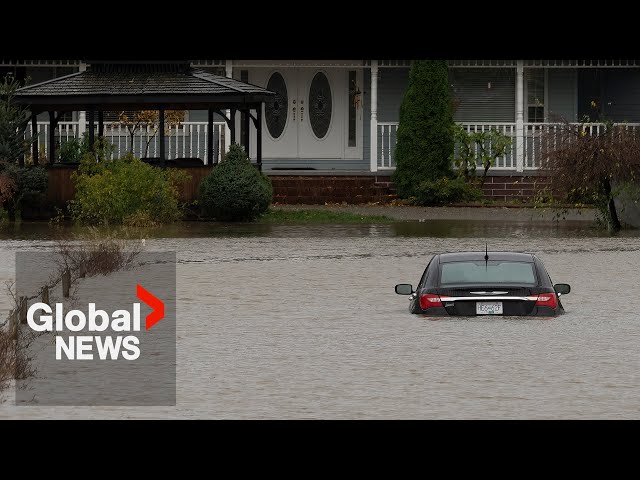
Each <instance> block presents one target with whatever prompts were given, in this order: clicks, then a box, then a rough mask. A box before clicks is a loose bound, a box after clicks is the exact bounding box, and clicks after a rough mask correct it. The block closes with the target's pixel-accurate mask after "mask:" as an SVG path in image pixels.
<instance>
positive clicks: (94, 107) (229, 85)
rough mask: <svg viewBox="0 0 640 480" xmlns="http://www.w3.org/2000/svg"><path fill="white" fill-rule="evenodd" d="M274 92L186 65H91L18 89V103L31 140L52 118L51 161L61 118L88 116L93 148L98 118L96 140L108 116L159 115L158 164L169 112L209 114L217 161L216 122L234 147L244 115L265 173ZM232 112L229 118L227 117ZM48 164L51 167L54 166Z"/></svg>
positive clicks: (246, 140) (246, 129) (245, 140)
mask: <svg viewBox="0 0 640 480" xmlns="http://www.w3.org/2000/svg"><path fill="white" fill-rule="evenodd" d="M272 95H274V93H273V92H270V91H269V90H266V89H264V88H260V87H257V86H255V85H250V84H248V83H244V82H241V81H238V80H234V79H232V78H227V77H222V76H219V75H213V74H211V73H208V72H206V71H204V70H200V69H196V68H192V67H191V66H190V63H189V62H188V61H184V62H176V61H161V62H158V61H155V62H144V63H141V62H104V61H102V62H92V63H91V64H90V66H89V67H88V68H87V70H86V71H83V72H77V73H73V74H71V75H67V76H64V77H59V78H56V79H53V80H49V81H46V82H42V83H38V84H35V85H29V86H26V87H23V88H20V89H19V90H18V91H17V93H16V96H15V100H16V102H18V103H21V104H24V105H26V106H28V108H29V110H30V111H31V114H32V116H31V125H32V129H33V138H35V137H36V136H37V120H36V116H37V115H38V114H40V113H43V112H48V113H49V122H50V128H49V139H48V140H49V159H51V160H52V159H55V148H56V145H55V135H54V131H55V128H56V124H57V123H58V120H59V119H60V117H61V115H62V113H64V112H69V111H86V112H87V129H88V134H89V141H90V144H91V145H93V143H94V139H95V123H96V116H97V123H98V135H99V136H102V135H103V133H104V120H103V119H104V112H106V111H122V110H158V111H159V114H160V115H159V118H160V125H159V131H158V134H159V143H160V148H159V153H160V161H161V162H164V159H165V158H166V152H165V141H164V111H165V110H207V111H208V125H209V128H208V133H207V135H208V142H207V156H208V158H209V159H212V158H213V128H212V125H213V117H214V113H217V114H218V115H220V116H221V117H222V118H223V119H224V120H225V121H226V123H227V125H228V126H229V130H230V133H231V142H232V143H235V142H236V141H237V139H236V128H235V117H236V113H237V112H241V113H244V114H245V115H242V118H243V122H244V126H243V129H242V130H243V131H244V137H245V138H243V139H242V143H243V144H244V145H245V146H248V145H249V119H251V120H253V124H254V126H255V129H256V144H257V147H256V164H257V166H258V168H259V169H261V168H262V104H263V103H264V102H265V101H267V100H268V99H269V98H270V97H271V96H272ZM226 110H229V112H230V115H226V114H225V111H226ZM33 160H34V163H35V164H37V163H38V146H37V142H34V143H33ZM51 160H50V161H51Z"/></svg>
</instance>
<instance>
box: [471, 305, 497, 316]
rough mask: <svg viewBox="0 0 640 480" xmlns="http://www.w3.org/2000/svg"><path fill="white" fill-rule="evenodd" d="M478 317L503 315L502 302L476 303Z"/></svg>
mask: <svg viewBox="0 0 640 480" xmlns="http://www.w3.org/2000/svg"><path fill="white" fill-rule="evenodd" d="M476 315H502V302H476Z"/></svg>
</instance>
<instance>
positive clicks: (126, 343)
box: [27, 284, 164, 360]
mask: <svg viewBox="0 0 640 480" xmlns="http://www.w3.org/2000/svg"><path fill="white" fill-rule="evenodd" d="M136 296H137V297H138V299H140V300H142V302H144V303H145V304H146V305H148V306H149V307H151V308H152V310H153V311H152V312H151V313H150V314H149V315H147V316H146V317H145V330H149V329H150V328H151V327H153V326H154V325H155V324H156V323H158V322H159V321H160V320H162V319H163V318H164V302H163V301H162V300H160V299H159V298H157V297H156V296H155V295H153V294H152V293H150V292H149V291H148V290H146V289H145V288H144V287H143V286H142V285H140V284H136ZM54 310H55V311H54ZM140 310H141V304H140V302H133V303H132V304H131V309H130V310H125V309H120V310H115V311H113V312H111V313H110V314H109V313H108V312H107V311H106V310H100V309H97V308H96V304H95V303H89V304H88V313H87V314H85V313H84V312H83V311H82V310H77V309H74V310H69V311H68V312H66V314H65V312H64V304H62V303H56V304H55V309H52V308H51V306H50V305H48V304H46V303H42V302H38V303H34V304H33V305H31V306H30V307H29V309H28V311H27V323H28V325H29V327H30V328H31V329H33V330H34V331H36V332H53V331H55V332H60V333H59V334H58V335H56V337H55V342H56V360H63V359H67V360H94V359H96V357H97V359H99V360H117V359H118V358H120V357H122V358H123V359H125V360H137V359H138V358H139V357H140V355H141V351H140V339H139V338H138V332H140V331H141V322H140V318H141V317H140ZM87 331H88V332H99V333H102V332H113V334H109V335H104V334H102V335H87V334H86V332H87ZM62 332H69V333H67V335H66V336H65V335H62ZM80 332H82V333H80Z"/></svg>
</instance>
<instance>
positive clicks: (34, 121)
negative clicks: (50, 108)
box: [31, 112, 38, 165]
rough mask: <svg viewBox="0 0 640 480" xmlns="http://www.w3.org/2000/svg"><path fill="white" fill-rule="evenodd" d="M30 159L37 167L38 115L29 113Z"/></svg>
mask: <svg viewBox="0 0 640 480" xmlns="http://www.w3.org/2000/svg"><path fill="white" fill-rule="evenodd" d="M31 157H32V159H33V164H34V165H38V114H37V113H36V112H31Z"/></svg>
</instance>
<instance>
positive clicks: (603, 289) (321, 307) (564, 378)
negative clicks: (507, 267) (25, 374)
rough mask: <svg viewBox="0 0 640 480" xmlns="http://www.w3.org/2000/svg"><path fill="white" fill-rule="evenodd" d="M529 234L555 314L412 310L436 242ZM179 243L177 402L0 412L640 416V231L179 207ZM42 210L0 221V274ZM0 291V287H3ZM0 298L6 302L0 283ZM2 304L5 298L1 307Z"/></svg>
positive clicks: (26, 245) (152, 241) (173, 245)
mask: <svg viewBox="0 0 640 480" xmlns="http://www.w3.org/2000/svg"><path fill="white" fill-rule="evenodd" d="M485 242H487V243H488V246H489V250H513V251H527V252H531V253H535V254H537V255H538V256H539V257H540V258H541V259H542V261H543V262H544V263H545V265H546V267H547V270H548V271H549V274H550V275H551V278H552V280H553V281H554V282H555V283H560V282H563V283H569V284H570V285H571V288H572V292H571V293H570V294H569V295H568V296H566V297H563V304H564V307H565V309H566V311H567V314H566V315H564V316H560V317H557V318H546V319H542V318H509V317H483V318H469V319H467V318H446V319H439V320H431V319H427V318H423V317H420V316H416V315H411V314H410V313H409V312H408V300H407V297H405V296H400V295H396V294H395V293H394V290H393V287H394V285H395V284H396V283H402V282H408V283H412V284H413V285H414V286H415V285H416V284H417V282H418V279H419V277H420V275H421V274H422V272H423V270H424V268H425V266H426V264H427V263H428V261H429V259H430V258H431V255H432V254H433V253H439V252H443V251H458V250H484V248H485ZM145 245H146V249H147V250H151V251H168V250H175V251H177V255H178V269H177V274H178V276H177V285H178V292H177V309H178V315H177V323H178V324H177V335H178V344H177V355H178V357H177V373H178V378H177V385H178V389H177V405H176V406H175V407H96V408H90V407H42V406H33V407H17V406H14V404H13V397H11V396H10V397H9V398H5V401H4V402H3V403H1V404H0V419H8V418H213V419H230V418H231V419H235V418H329V419H333V418H338V419H347V418H358V419H360V418H363V419H364V418H427V419H430V418H480V419H484V418H535V419H538V418H539V419H543V418H547V419H555V418H640V400H639V398H640V375H638V367H639V366H640V348H639V347H640V334H639V332H640V328H639V324H640V295H639V294H640V286H639V285H640V274H639V273H638V265H639V264H640V234H639V233H638V232H622V233H621V234H620V235H618V236H615V237H609V236H607V235H606V234H605V233H603V232H600V231H598V230H594V229H593V228H592V227H591V225H590V223H589V222H585V221H574V222H566V223H562V222H561V223H560V224H559V225H557V226H556V225H555V224H552V223H550V222H546V223H541V222H533V221H518V222H506V223H505V222H500V221H490V220H488V221H475V222H474V221H452V220H434V221H429V222H422V223H419V222H403V223H395V224H384V225H353V226H348V225H317V226H294V225H291V226H286V225H246V226H240V227H237V226H236V227H228V226H220V225H215V224H188V225H183V226H174V227H170V228H167V229H165V230H160V231H156V233H155V237H148V238H147V239H146V244H145ZM52 246H53V242H52V240H51V237H50V232H49V230H48V227H47V226H46V225H29V224H25V225H23V226H22V227H21V228H20V229H19V230H13V229H12V228H11V227H9V228H7V227H5V228H4V229H3V230H0V281H2V283H3V284H4V282H5V281H7V280H10V279H12V278H13V275H14V255H15V252H16V251H17V250H29V249H35V250H38V249H44V248H51V247H52ZM3 290H4V289H3ZM0 302H1V304H0V305H1V307H2V311H3V312H6V311H7V310H8V308H9V298H8V295H7V293H6V291H3V292H2V293H1V294H0ZM5 315H6V313H3V317H4V316H5Z"/></svg>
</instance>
